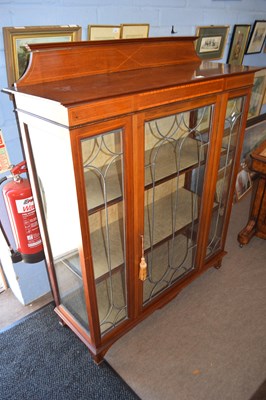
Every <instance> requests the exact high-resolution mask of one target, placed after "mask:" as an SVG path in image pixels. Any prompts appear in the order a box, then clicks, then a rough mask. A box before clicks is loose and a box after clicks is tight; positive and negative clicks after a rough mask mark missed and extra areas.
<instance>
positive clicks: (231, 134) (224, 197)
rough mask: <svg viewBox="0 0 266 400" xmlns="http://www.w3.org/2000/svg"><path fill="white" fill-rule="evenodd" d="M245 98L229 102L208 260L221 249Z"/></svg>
mask: <svg viewBox="0 0 266 400" xmlns="http://www.w3.org/2000/svg"><path fill="white" fill-rule="evenodd" d="M243 104H244V98H242V97H239V98H235V99H232V100H229V101H228V104H227V110H226V120H225V125H224V134H223V140H222V148H221V158H220V165H219V171H218V179H217V184H216V192H215V198H214V205H213V212H212V219H211V229H210V233H209V242H208V247H207V258H208V257H210V256H212V255H213V254H214V253H215V252H216V251H217V250H219V249H221V244H222V243H221V238H222V233H223V227H224V218H225V214H226V208H227V204H228V193H229V190H230V182H231V177H232V171H233V165H234V159H235V153H236V147H237V141H238V134H239V131H240V128H241V120H242V113H243Z"/></svg>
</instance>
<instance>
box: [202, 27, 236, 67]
mask: <svg viewBox="0 0 266 400" xmlns="http://www.w3.org/2000/svg"><path fill="white" fill-rule="evenodd" d="M228 31H229V26H228V25H224V26H213V25H211V26H198V27H197V29H196V36H198V37H199V38H198V39H197V41H196V44H195V46H196V52H197V54H198V56H199V57H200V58H202V59H207V60H217V59H219V58H222V57H223V53H224V48H225V44H226V40H227V36H228Z"/></svg>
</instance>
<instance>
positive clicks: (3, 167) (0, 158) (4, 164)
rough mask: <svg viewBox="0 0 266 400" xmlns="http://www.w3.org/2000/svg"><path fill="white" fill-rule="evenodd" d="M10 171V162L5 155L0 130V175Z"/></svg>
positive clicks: (5, 150)
mask: <svg viewBox="0 0 266 400" xmlns="http://www.w3.org/2000/svg"><path fill="white" fill-rule="evenodd" d="M9 169H10V161H9V156H8V153H7V149H6V145H5V142H4V138H3V133H2V130H1V129H0V173H1V172H6V171H8V170H9Z"/></svg>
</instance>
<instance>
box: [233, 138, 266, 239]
mask: <svg viewBox="0 0 266 400" xmlns="http://www.w3.org/2000/svg"><path fill="white" fill-rule="evenodd" d="M250 158H251V162H250V169H251V170H252V171H254V172H256V173H257V174H258V177H257V179H256V181H255V183H254V186H253V193H252V204H251V209H250V215H249V219H248V223H247V225H246V226H245V228H244V229H242V231H241V232H239V234H238V241H239V243H240V245H242V246H243V245H246V244H248V243H249V241H250V240H251V239H252V237H253V236H258V237H260V238H262V239H266V141H265V142H263V143H262V144H261V145H260V146H259V147H258V148H257V149H255V150H254V151H253V152H252V153H251V155H250Z"/></svg>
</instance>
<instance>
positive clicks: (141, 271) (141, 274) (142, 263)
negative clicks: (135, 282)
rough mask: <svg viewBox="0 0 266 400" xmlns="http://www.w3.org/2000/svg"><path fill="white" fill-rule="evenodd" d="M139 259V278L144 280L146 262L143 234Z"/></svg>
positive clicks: (145, 276)
mask: <svg viewBox="0 0 266 400" xmlns="http://www.w3.org/2000/svg"><path fill="white" fill-rule="evenodd" d="M140 237H141V259H140V264H139V279H140V280H141V281H145V279H146V278H147V263H146V260H145V257H144V236H143V235H141V236H140Z"/></svg>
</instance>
